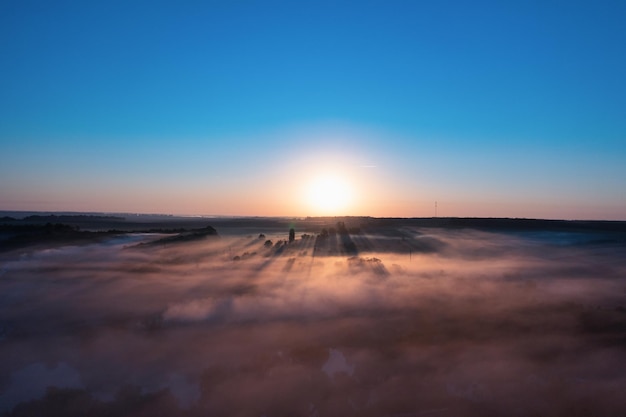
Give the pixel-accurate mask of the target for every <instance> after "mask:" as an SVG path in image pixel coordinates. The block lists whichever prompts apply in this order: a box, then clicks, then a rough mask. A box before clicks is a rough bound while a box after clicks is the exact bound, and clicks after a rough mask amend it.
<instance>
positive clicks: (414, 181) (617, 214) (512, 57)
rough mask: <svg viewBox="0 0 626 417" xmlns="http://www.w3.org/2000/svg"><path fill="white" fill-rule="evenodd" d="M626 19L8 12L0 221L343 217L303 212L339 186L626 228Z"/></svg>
mask: <svg viewBox="0 0 626 417" xmlns="http://www.w3.org/2000/svg"><path fill="white" fill-rule="evenodd" d="M127 3H130V4H127ZM624 21H626V3H624V2H618V1H614V2H596V1H594V2H591V1H589V2H460V1H459V2H455V1H447V2H446V1H443V2H419V1H411V2H383V1H369V2H366V1H360V2H304V1H303V2H300V1H298V2H271V1H270V2H260V1H259V2H248V1H236V2H226V1H225V2H158V1H152V2H115V1H113V2H83V1H72V2H67V1H60V2H44V1H13V0H8V1H4V2H2V3H1V4H0V39H1V41H2V42H1V43H0V56H2V60H1V62H2V63H1V66H0V91H2V94H1V95H0V113H1V114H2V118H1V121H0V178H1V179H0V209H6V210H16V209H24V210H87V211H140V212H172V213H177V214H184V213H187V214H236V215H309V214H331V213H316V209H315V208H314V207H310V206H307V204H306V203H305V202H304V200H305V199H303V198H301V195H302V193H303V192H302V189H306V187H307V185H306V184H307V183H308V182H309V180H310V178H314V177H316V176H319V175H324V174H325V173H331V174H332V175H334V176H335V177H336V178H342V179H345V180H347V181H348V182H349V183H350V187H351V189H352V191H353V194H354V199H353V201H352V203H351V204H350V205H349V206H346V207H343V208H342V209H341V210H343V212H337V213H332V214H355V215H377V216H431V215H432V214H433V209H432V207H433V205H434V201H438V205H439V214H440V215H450V216H513V217H546V218H603V219H624V220H626V192H625V191H624V190H626V187H624V185H623V182H624V179H626V168H625V167H624V166H625V165H626V164H624V161H625V160H626V77H624V74H626V46H625V45H626V31H625V30H624V28H623V26H624V25H623V22H624ZM329 198H330V197H329ZM318 208H319V207H318Z"/></svg>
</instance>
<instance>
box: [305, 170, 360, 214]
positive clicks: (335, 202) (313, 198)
mask: <svg viewBox="0 0 626 417" xmlns="http://www.w3.org/2000/svg"><path fill="white" fill-rule="evenodd" d="M351 198H352V195H351V189H350V186H349V184H348V183H347V182H346V181H345V180H343V179H342V178H340V177H338V176H334V175H324V176H319V177H317V178H315V179H313V180H312V181H311V182H310V184H309V187H308V195H307V199H308V204H309V206H310V207H311V208H312V209H313V210H314V211H315V214H316V215H342V214H346V212H345V211H346V210H347V208H348V206H349V204H350V200H351Z"/></svg>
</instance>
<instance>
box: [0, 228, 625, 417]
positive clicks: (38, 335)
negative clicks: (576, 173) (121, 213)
mask: <svg viewBox="0 0 626 417" xmlns="http://www.w3.org/2000/svg"><path fill="white" fill-rule="evenodd" d="M218 232H220V235H222V236H221V237H208V238H206V239H203V240H200V241H191V242H186V241H183V242H180V243H178V242H176V243H172V244H168V243H167V241H166V242H165V243H163V244H160V243H156V244H147V245H146V244H144V245H138V243H139V242H149V241H155V240H156V239H159V236H153V235H139V236H127V237H122V238H115V239H110V240H108V241H106V242H103V243H96V244H89V245H81V246H66V247H60V248H56V249H46V250H38V251H31V252H24V253H18V252H12V253H10V254H5V255H3V257H2V258H1V259H0V413H5V414H7V415H14V416H18V415H19V416H21V415H53V414H54V413H55V412H58V413H61V414H65V415H72V413H75V414H76V415H96V416H97V415H142V416H144V415H145V416H148V415H185V416H196V415H197V416H207V415H210V416H268V417H270V416H287V415H291V416H293V415H299V416H335V415H342V416H345V415H354V416H388V415H398V416H400V415H401V416H423V415H436V416H491V415H493V416H501V415H515V416H537V415H542V416H551V415H567V416H576V415H581V416H582V415H597V416H604V415H606V416H614V415H621V414H623V412H624V411H625V410H626V398H625V397H624V396H623V393H624V392H626V301H625V298H624V296H625V295H626V292H625V290H626V282H625V281H624V278H626V244H625V243H624V241H623V239H615V238H613V237H611V236H609V237H608V238H607V236H602V235H600V236H598V235H593V234H590V233H587V234H574V233H551V232H545V233H522V232H517V233H487V232H479V231H472V230H456V231H452V230H445V229H418V228H411V227H401V226H399V227H398V228H395V229H393V230H388V231H384V230H383V231H378V232H374V231H369V232H367V231H355V232H353V233H342V234H339V233H337V234H331V235H329V236H327V237H325V238H316V237H315V236H314V235H312V236H304V237H303V236H302V233H297V234H296V238H295V241H294V242H293V243H289V242H288V234H287V231H284V233H283V232H282V231H281V233H277V232H275V231H272V230H270V231H267V232H266V235H265V236H263V237H261V238H259V236H258V235H257V234H254V235H246V234H243V233H242V234H237V233H236V231H233V230H229V231H228V232H227V233H221V231H220V230H219V229H218ZM268 240H269V241H271V242H267V241H268Z"/></svg>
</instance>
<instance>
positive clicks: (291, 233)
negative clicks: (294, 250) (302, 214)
mask: <svg viewBox="0 0 626 417" xmlns="http://www.w3.org/2000/svg"><path fill="white" fill-rule="evenodd" d="M295 239H296V231H295V229H294V228H293V227H292V228H291V229H289V243H291V242H293V241H294V240H295Z"/></svg>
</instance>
